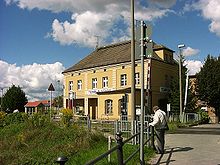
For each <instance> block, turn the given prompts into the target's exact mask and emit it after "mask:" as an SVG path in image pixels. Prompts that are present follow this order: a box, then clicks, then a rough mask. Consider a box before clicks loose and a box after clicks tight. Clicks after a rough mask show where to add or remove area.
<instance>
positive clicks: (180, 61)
mask: <svg viewBox="0 0 220 165" xmlns="http://www.w3.org/2000/svg"><path fill="white" fill-rule="evenodd" d="M179 53H180V58H179V89H180V122H183V121H182V113H183V103H182V49H181V48H179Z"/></svg>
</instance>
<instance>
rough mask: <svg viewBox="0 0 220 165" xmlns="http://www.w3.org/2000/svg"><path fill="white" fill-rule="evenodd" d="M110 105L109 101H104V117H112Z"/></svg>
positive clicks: (110, 101)
mask: <svg viewBox="0 0 220 165" xmlns="http://www.w3.org/2000/svg"><path fill="white" fill-rule="evenodd" d="M112 103H113V101H112V100H110V99H108V100H105V115H112Z"/></svg>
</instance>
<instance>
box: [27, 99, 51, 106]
mask: <svg viewBox="0 0 220 165" xmlns="http://www.w3.org/2000/svg"><path fill="white" fill-rule="evenodd" d="M40 104H43V105H45V106H46V105H49V104H50V101H49V100H41V101H34V102H28V103H27V104H26V105H25V107H37V106H39V105H40Z"/></svg>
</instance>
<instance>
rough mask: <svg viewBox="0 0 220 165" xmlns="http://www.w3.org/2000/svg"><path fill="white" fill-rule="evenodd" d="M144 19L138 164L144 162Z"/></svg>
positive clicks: (142, 28) (142, 29)
mask: <svg viewBox="0 0 220 165" xmlns="http://www.w3.org/2000/svg"><path fill="white" fill-rule="evenodd" d="M143 33H144V21H141V118H140V121H141V132H140V164H141V165H143V164H144V38H143Z"/></svg>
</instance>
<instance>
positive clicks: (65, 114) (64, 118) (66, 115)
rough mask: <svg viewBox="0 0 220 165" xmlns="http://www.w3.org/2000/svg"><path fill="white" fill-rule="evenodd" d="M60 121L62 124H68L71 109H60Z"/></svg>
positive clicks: (71, 114)
mask: <svg viewBox="0 0 220 165" xmlns="http://www.w3.org/2000/svg"><path fill="white" fill-rule="evenodd" d="M60 112H61V113H62V116H61V122H62V124H63V125H64V126H67V127H68V126H70V123H71V119H72V118H73V111H72V110H71V109H62V110H61V111H60Z"/></svg>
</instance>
